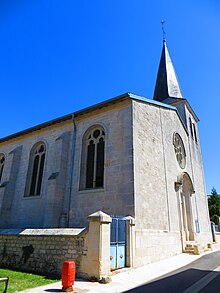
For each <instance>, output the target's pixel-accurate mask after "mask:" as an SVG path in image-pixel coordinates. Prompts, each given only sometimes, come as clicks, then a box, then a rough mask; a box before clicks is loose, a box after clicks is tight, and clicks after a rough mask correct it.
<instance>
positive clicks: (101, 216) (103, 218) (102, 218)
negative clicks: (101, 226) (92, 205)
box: [87, 211, 112, 223]
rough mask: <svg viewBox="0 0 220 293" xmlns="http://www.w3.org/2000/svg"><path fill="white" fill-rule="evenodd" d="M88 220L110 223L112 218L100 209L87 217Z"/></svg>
mask: <svg viewBox="0 0 220 293" xmlns="http://www.w3.org/2000/svg"><path fill="white" fill-rule="evenodd" d="M87 219H88V221H89V222H101V223H111V222H112V218H111V217H110V216H109V215H107V214H105V213H103V212H102V211H98V212H96V213H93V214H91V215H89V216H88V217H87Z"/></svg>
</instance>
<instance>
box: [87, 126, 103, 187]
mask: <svg viewBox="0 0 220 293" xmlns="http://www.w3.org/2000/svg"><path fill="white" fill-rule="evenodd" d="M84 148H85V149H84V155H83V157H84V160H85V159H86V160H85V161H84V163H82V167H83V168H84V170H83V173H84V180H83V181H84V184H83V186H82V188H100V187H103V182H104V153H105V132H104V130H103V129H102V128H101V127H96V128H93V129H92V130H91V131H90V132H89V133H88V134H87V135H86V137H85V139H84Z"/></svg>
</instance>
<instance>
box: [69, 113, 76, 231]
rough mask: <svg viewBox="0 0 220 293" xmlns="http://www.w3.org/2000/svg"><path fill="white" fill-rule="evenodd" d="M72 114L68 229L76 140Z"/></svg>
mask: <svg viewBox="0 0 220 293" xmlns="http://www.w3.org/2000/svg"><path fill="white" fill-rule="evenodd" d="M74 118H75V117H74V114H72V122H73V136H72V144H71V157H70V170H69V172H70V173H69V174H70V183H69V196H68V206H67V228H69V224H70V204H71V194H72V186H73V167H74V154H75V140H76V125H75V121H74Z"/></svg>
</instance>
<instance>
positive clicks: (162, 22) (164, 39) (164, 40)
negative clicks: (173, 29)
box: [161, 20, 166, 42]
mask: <svg viewBox="0 0 220 293" xmlns="http://www.w3.org/2000/svg"><path fill="white" fill-rule="evenodd" d="M164 23H165V20H161V24H162V32H163V42H166V33H165V29H164Z"/></svg>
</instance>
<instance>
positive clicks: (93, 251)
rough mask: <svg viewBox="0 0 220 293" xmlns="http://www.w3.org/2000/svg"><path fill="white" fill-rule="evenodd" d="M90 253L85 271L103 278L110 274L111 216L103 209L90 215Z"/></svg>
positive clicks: (89, 274) (95, 276)
mask: <svg viewBox="0 0 220 293" xmlns="http://www.w3.org/2000/svg"><path fill="white" fill-rule="evenodd" d="M87 219H88V221H89V231H88V253H87V260H86V263H85V264H84V271H85V273H86V274H87V275H88V277H90V278H95V279H97V280H101V279H102V278H105V277H107V276H109V275H110V272H111V271H110V223H111V221H112V219H111V217H110V216H109V215H107V214H105V213H103V212H102V211H98V212H96V213H94V214H91V215H89V216H88V218H87Z"/></svg>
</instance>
